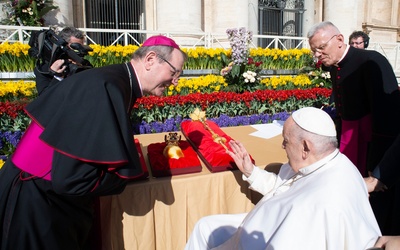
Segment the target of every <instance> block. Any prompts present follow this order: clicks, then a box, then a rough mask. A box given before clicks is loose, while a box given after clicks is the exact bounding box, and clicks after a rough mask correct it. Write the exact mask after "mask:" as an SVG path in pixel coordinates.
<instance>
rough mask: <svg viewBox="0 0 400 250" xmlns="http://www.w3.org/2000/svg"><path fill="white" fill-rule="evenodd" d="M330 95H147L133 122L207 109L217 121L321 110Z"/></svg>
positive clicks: (290, 92)
mask: <svg viewBox="0 0 400 250" xmlns="http://www.w3.org/2000/svg"><path fill="white" fill-rule="evenodd" d="M330 94H331V90H330V89H326V88H311V89H304V90H301V89H292V90H257V91H255V92H244V93H235V92H217V93H193V94H189V95H186V96H180V95H175V96H166V97H157V96H146V97H142V98H139V99H138V100H137V101H136V103H135V105H134V106H133V112H132V120H133V121H134V123H141V122H146V123H151V122H156V121H159V122H165V121H166V120H167V119H170V118H175V117H177V116H182V117H188V116H189V114H190V113H191V112H192V110H194V109H195V108H199V109H201V110H204V111H205V112H206V113H207V114H208V116H209V117H213V118H216V117H220V116H221V115H227V116H229V117H236V116H239V115H244V116H247V115H254V114H275V113H279V112H283V111H287V112H291V111H292V110H296V109H298V108H300V107H304V106H316V107H321V106H323V104H325V103H327V102H328V100H329V97H330Z"/></svg>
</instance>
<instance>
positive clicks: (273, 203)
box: [186, 107, 381, 250]
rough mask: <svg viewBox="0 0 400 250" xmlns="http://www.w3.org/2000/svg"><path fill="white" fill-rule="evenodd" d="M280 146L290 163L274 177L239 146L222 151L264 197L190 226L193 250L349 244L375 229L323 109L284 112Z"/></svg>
mask: <svg viewBox="0 0 400 250" xmlns="http://www.w3.org/2000/svg"><path fill="white" fill-rule="evenodd" d="M282 136H283V143H282V147H283V149H284V150H285V151H286V153H287V157H288V163H286V164H283V165H282V167H281V169H280V171H279V173H278V174H277V175H276V174H274V173H271V172H267V171H265V170H262V169H260V168H258V167H255V166H254V165H253V164H252V162H251V159H250V156H249V153H248V152H247V150H246V149H245V148H244V147H243V144H241V143H240V142H237V141H231V142H230V146H231V148H232V151H229V152H227V153H228V154H229V155H230V156H231V157H232V158H233V159H234V161H235V163H236V165H237V166H238V168H239V169H240V170H241V171H242V173H243V178H244V180H246V181H248V182H249V184H250V188H251V189H253V190H256V191H258V192H260V193H262V194H263V195H264V197H263V198H262V199H261V200H260V201H259V202H258V203H257V205H256V206H255V207H254V209H253V210H252V211H250V212H249V213H247V214H236V215H211V216H207V217H204V218H202V219H201V220H200V221H199V222H198V223H197V224H196V226H195V228H194V231H193V232H192V235H191V236H190V238H189V241H188V243H187V245H186V249H187V250H189V249H190V250H194V249H252V250H257V249H262V250H272V249H275V250H276V249H278V250H280V249H284V250H286V249H296V250H299V249H304V250H306V249H307V250H309V249H318V250H321V249H334V250H340V249H352V250H353V249H354V250H357V249H358V250H365V249H367V248H369V247H373V246H374V244H375V242H376V241H377V239H378V237H379V236H380V235H381V233H380V230H379V227H378V224H377V222H376V220H375V217H374V214H373V212H372V209H371V207H370V204H369V202H368V192H367V188H366V185H365V182H364V180H363V178H362V176H361V175H360V173H359V171H358V170H357V168H356V167H355V166H354V164H353V163H351V161H350V160H349V159H348V158H347V157H346V156H345V155H343V154H341V153H340V152H339V150H338V149H337V140H336V129H335V125H334V123H333V121H332V119H331V118H330V116H329V115H328V114H327V113H326V112H324V111H323V110H320V109H317V108H312V107H306V108H302V109H299V110H297V111H295V112H293V114H292V115H291V116H290V117H289V118H288V120H287V121H286V122H285V124H284V127H283V132H282Z"/></svg>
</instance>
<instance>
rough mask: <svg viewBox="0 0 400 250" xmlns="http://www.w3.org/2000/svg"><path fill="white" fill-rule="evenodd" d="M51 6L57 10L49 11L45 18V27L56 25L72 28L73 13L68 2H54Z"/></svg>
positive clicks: (59, 0)
mask: <svg viewBox="0 0 400 250" xmlns="http://www.w3.org/2000/svg"><path fill="white" fill-rule="evenodd" d="M53 4H54V5H55V6H57V7H58V9H57V10H53V11H50V12H49V13H47V14H46V16H45V18H44V19H45V25H46V26H49V25H57V26H60V27H65V26H73V25H74V23H73V20H74V12H73V8H72V3H71V1H69V0H54V1H53Z"/></svg>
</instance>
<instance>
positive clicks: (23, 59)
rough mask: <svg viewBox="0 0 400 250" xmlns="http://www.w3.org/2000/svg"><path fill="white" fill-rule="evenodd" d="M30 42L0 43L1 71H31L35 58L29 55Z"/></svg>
mask: <svg viewBox="0 0 400 250" xmlns="http://www.w3.org/2000/svg"><path fill="white" fill-rule="evenodd" d="M29 48H30V46H29V45H28V44H22V43H19V42H17V43H13V44H10V43H8V42H4V43H1V44H0V72H18V71H20V72H30V71H33V69H34V68H35V59H34V58H32V57H31V56H29V55H28V50H29Z"/></svg>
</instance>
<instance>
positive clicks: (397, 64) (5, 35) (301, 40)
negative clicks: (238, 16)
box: [0, 25, 400, 78]
mask: <svg viewBox="0 0 400 250" xmlns="http://www.w3.org/2000/svg"><path fill="white" fill-rule="evenodd" d="M42 29H48V27H28V26H9V25H0V43H2V42H5V41H8V42H11V43H12V42H21V43H28V41H29V38H30V34H31V31H35V30H42ZM79 29H80V30H82V31H83V32H84V33H85V34H86V38H87V41H88V43H92V44H97V42H96V41H95V40H94V39H93V38H92V37H91V36H90V35H88V34H91V33H113V34H114V37H115V38H114V39H113V40H112V41H109V44H101V45H105V46H108V45H116V44H121V45H128V44H135V45H140V44H141V43H142V42H143V41H144V40H145V39H146V37H148V36H152V35H158V34H163V35H166V36H168V37H172V38H174V39H175V40H176V42H177V43H178V44H179V45H180V46H182V47H186V48H195V47H199V46H201V47H205V48H216V47H220V48H225V49H228V48H230V44H229V41H228V38H227V35H226V34H220V33H219V34H216V33H207V32H162V31H149V30H124V29H93V28H79ZM138 37H139V39H138ZM266 41H267V42H266ZM258 44H266V46H265V48H279V49H283V50H286V49H300V48H309V45H308V39H307V38H306V37H292V36H270V35H253V42H252V44H251V47H259V46H258ZM368 49H370V50H376V51H378V52H380V53H381V54H383V55H384V56H385V57H386V58H387V59H388V60H389V62H390V63H391V65H392V67H393V70H394V71H395V73H396V76H397V77H399V78H400V43H373V42H371V43H370V45H369V48H368Z"/></svg>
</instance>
